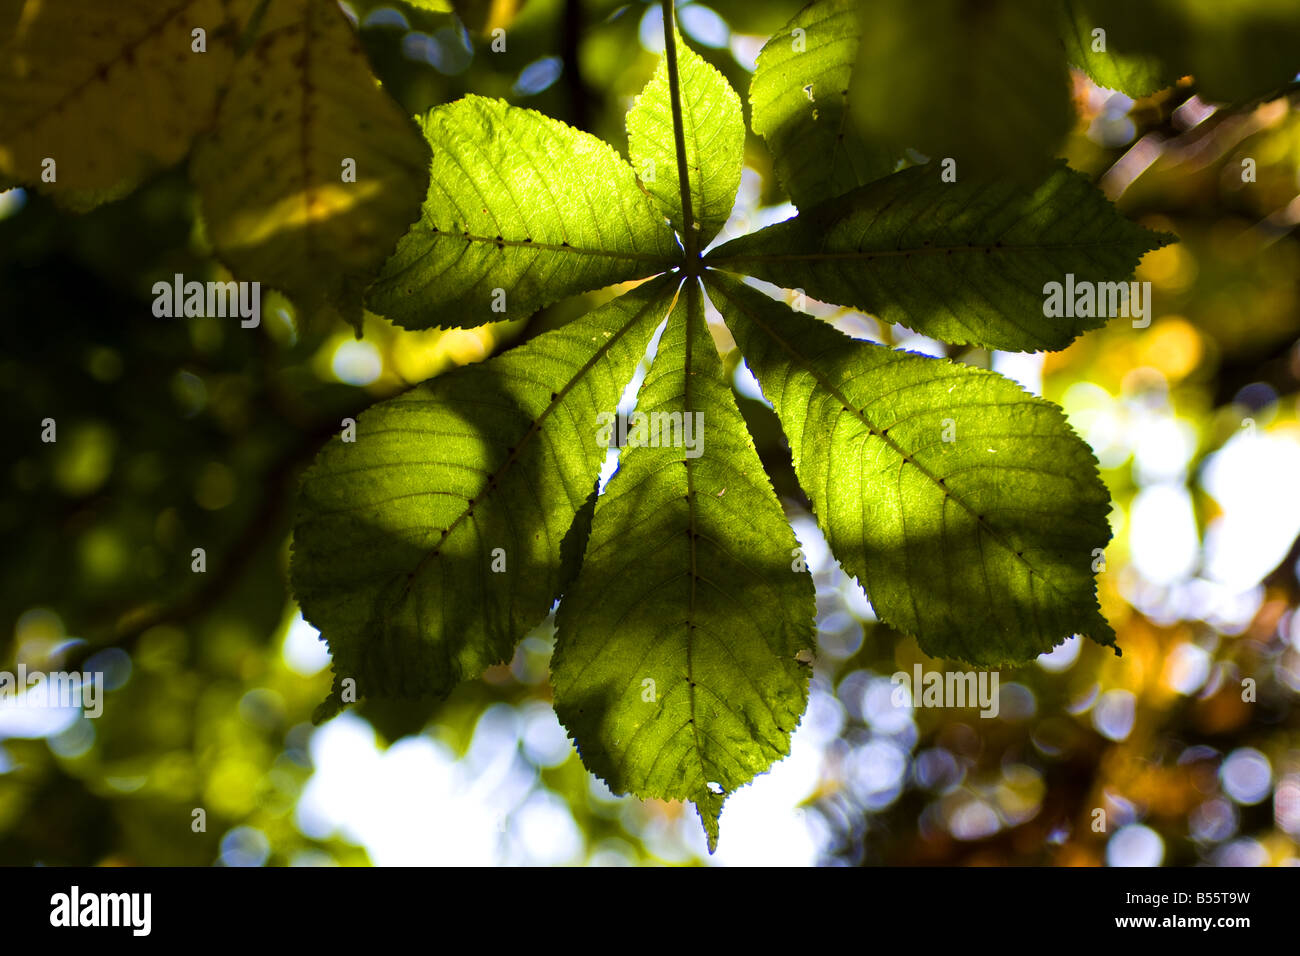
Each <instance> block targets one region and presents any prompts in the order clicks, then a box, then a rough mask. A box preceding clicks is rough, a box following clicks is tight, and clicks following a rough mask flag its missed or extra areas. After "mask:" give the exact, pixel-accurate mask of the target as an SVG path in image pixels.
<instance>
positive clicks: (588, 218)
mask: <svg viewBox="0 0 1300 956" xmlns="http://www.w3.org/2000/svg"><path fill="white" fill-rule="evenodd" d="M421 126H422V127H423V129H424V134H425V137H426V138H427V139H428V141H429V144H430V145H431V146H432V147H433V162H432V166H431V168H430V177H429V193H428V196H427V198H426V199H425V202H424V209H423V212H422V213H421V216H420V221H419V222H418V223H416V224H415V226H414V227H413V228H412V229H411V231H410V232H408V233H407V234H406V235H405V236H404V237H403V238H402V240H401V241H400V242H399V243H398V245H397V252H396V253H395V254H394V255H393V257H392V258H391V259H390V260H389V261H388V263H387V265H385V267H384V270H383V273H382V274H381V275H380V277H379V279H378V280H377V281H376V283H375V284H374V286H373V287H372V288H371V291H370V294H369V297H368V304H369V306H370V308H371V309H373V310H374V311H376V312H379V313H381V314H383V315H385V316H387V317H388V318H390V319H392V320H393V321H394V322H396V323H397V324H399V325H403V326H406V327H407V328H427V327H429V326H433V325H439V326H445V327H451V326H473V325H482V324H484V323H485V322H493V321H500V320H503V319H518V318H527V317H528V316H529V315H530V314H531V313H533V312H535V311H536V310H537V309H540V308H541V307H542V306H545V305H549V304H550V303H552V302H555V301H556V300H557V299H560V298H563V297H564V296H567V295H572V294H573V293H576V292H585V291H587V290H589V289H595V288H599V287H601V286H607V285H612V284H613V283H616V282H622V281H625V280H628V279H636V278H640V277H643V276H647V275H653V274H655V273H657V272H663V271H665V270H666V269H669V268H671V267H672V266H673V265H675V264H676V254H677V250H678V246H677V242H676V239H675V238H674V236H673V233H672V230H671V229H669V228H668V224H667V223H666V222H664V219H663V215H662V214H661V213H660V212H659V211H658V210H656V209H655V208H654V206H653V204H652V202H651V200H650V198H649V197H648V196H646V194H645V193H643V192H641V190H640V189H638V188H637V185H636V178H635V177H634V176H633V173H632V167H630V166H629V165H628V164H627V163H626V162H625V161H624V160H623V159H622V158H621V157H620V156H619V155H618V154H617V153H616V152H614V150H613V149H611V148H610V147H609V146H608V145H607V144H605V143H603V142H601V141H600V140H598V139H596V138H595V137H594V136H591V135H589V134H587V133H583V132H580V131H578V130H575V129H573V128H572V127H570V126H566V125H565V124H563V123H561V122H559V121H558V120H554V119H551V118H549V117H546V116H543V115H542V114H541V113H537V112H534V111H533V110H525V109H520V108H518V107H514V106H509V105H507V104H505V103H503V102H501V101H500V100H490V99H485V98H484V97H481V96H467V97H464V98H463V99H460V100H457V101H456V102H454V103H450V104H448V105H447V106H440V107H437V108H435V109H433V110H430V111H429V113H428V115H426V116H425V117H424V118H423V120H422V121H421Z"/></svg>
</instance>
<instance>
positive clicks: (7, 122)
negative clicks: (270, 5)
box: [0, 0, 256, 208]
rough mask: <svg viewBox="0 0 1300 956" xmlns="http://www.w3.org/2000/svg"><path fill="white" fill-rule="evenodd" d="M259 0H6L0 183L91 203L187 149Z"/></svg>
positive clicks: (0, 62)
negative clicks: (200, 47)
mask: <svg viewBox="0 0 1300 956" xmlns="http://www.w3.org/2000/svg"><path fill="white" fill-rule="evenodd" d="M255 3H256V0H115V2H113V3H105V2H103V0H60V2H57V3H50V2H39V0H28V2H25V3H24V2H21V0H4V2H3V3H0V29H2V30H3V37H4V38H3V40H0V183H14V184H22V185H31V186H35V187H36V188H38V189H40V190H42V191H44V192H49V193H52V194H53V195H54V196H56V197H57V198H59V199H60V200H62V201H65V202H67V203H68V204H70V205H72V206H73V207H74V208H86V207H89V206H91V205H94V204H95V203H96V202H98V201H102V200H104V199H107V198H110V197H111V196H115V195H117V194H118V193H119V192H120V191H122V190H123V189H129V188H131V187H133V186H134V185H135V184H136V183H137V182H138V181H139V180H140V179H142V178H143V177H144V176H145V175H147V174H149V173H151V172H154V171H156V170H158V169H162V168H165V167H167V166H170V165H172V164H173V163H176V162H177V161H179V160H180V159H181V158H182V157H183V156H184V155H185V154H186V153H187V152H188V151H189V148H190V144H191V142H192V140H193V138H194V136H195V135H196V134H197V133H198V132H199V131H200V130H202V129H203V128H205V127H206V126H207V125H208V124H210V123H211V122H212V120H213V116H214V112H215V109H216V104H217V100H218V97H219V95H220V92H221V88H222V85H223V84H224V83H225V81H226V78H227V76H228V75H229V72H230V68H231V65H232V64H233V63H234V60H235V51H236V45H237V42H238V40H239V37H240V30H241V28H242V25H243V24H244V22H245V21H246V19H247V17H248V15H249V13H250V12H251V10H252V8H253V7H254V5H255ZM196 30H202V31H203V42H204V47H205V50H206V52H197V51H196V50H195V43H196V38H195V36H194V31H196ZM50 160H52V161H53V163H54V165H53V167H49V166H48V164H47V161H50ZM47 170H49V171H50V172H51V173H52V175H53V177H54V179H53V182H50V181H49V178H48V176H44V177H43V175H42V174H43V173H45V172H47Z"/></svg>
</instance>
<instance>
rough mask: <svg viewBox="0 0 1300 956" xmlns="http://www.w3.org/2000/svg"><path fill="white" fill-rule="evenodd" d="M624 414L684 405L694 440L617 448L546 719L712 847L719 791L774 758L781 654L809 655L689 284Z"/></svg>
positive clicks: (782, 726) (785, 718)
mask: <svg viewBox="0 0 1300 956" xmlns="http://www.w3.org/2000/svg"><path fill="white" fill-rule="evenodd" d="M638 410H643V411H644V412H645V413H646V414H649V415H654V414H656V413H663V414H671V412H673V411H676V412H678V413H680V414H682V415H689V414H693V413H696V412H699V413H700V414H703V415H705V416H706V417H705V419H704V422H705V423H706V424H705V427H706V428H707V433H705V432H700V433H699V434H700V435H701V436H703V435H704V434H707V441H705V443H704V447H703V449H702V451H703V454H701V455H700V456H698V457H696V458H691V457H687V456H684V454H683V451H682V450H680V449H677V448H672V447H648V446H645V445H641V446H636V447H633V446H629V447H626V448H625V449H624V452H623V455H622V457H621V459H620V467H619V471H618V472H617V473H616V474H615V475H614V477H613V478H612V479H611V481H610V483H609V485H608V487H607V488H606V490H605V493H604V494H603V495H602V496H601V498H600V499H599V503H598V505H597V509H596V515H595V519H594V522H593V525H592V532H591V539H590V544H589V546H588V549H587V554H586V557H585V560H584V562H583V567H582V571H581V572H580V573H579V576H578V579H577V581H576V583H575V584H574V586H573V588H572V589H571V590H570V591H569V592H568V593H567V594H566V595H565V597H564V599H563V600H562V601H561V603H560V610H559V612H558V614H557V618H556V624H557V636H556V650H555V655H554V658H553V660H552V683H553V686H554V690H555V705H556V712H557V713H558V714H559V716H560V720H561V722H562V723H563V724H564V726H565V727H566V728H568V730H569V732H570V734H571V736H572V737H573V739H574V740H575V742H576V743H577V745H578V749H579V752H580V753H581V754H582V757H583V761H584V763H585V764H586V765H587V767H588V769H590V770H592V771H593V772H594V773H596V774H598V775H599V776H601V777H603V778H604V779H605V780H606V781H607V782H608V783H609V785H610V787H611V788H612V789H613V790H614V791H616V792H632V793H635V794H637V795H639V796H642V797H661V798H664V799H685V800H691V801H693V802H694V803H695V804H696V808H697V810H698V811H699V814H700V819H701V822H702V823H703V824H704V827H705V831H706V833H707V835H708V838H709V844H710V849H712V848H714V847H716V845H717V833H718V831H717V818H718V814H719V813H720V812H721V808H722V803H723V800H724V799H725V797H726V795H727V794H729V793H731V792H732V791H733V790H734V789H736V788H737V787H739V786H742V785H743V784H745V783H747V782H749V780H750V779H752V778H753V776H754V775H755V774H757V773H761V772H763V771H765V770H766V769H767V768H768V767H769V766H770V765H771V763H772V762H773V761H774V760H776V759H779V758H780V757H781V756H783V755H784V754H785V753H787V752H788V746H789V743H788V742H789V734H790V731H791V730H792V729H793V727H794V725H795V724H796V723H797V722H798V720H799V718H800V716H801V715H802V713H803V710H804V707H805V705H806V700H807V684H808V674H807V669H806V668H805V667H804V666H803V665H801V664H800V663H798V661H797V660H796V654H798V652H799V651H801V650H810V649H811V648H812V640H813V632H812V618H813V615H814V613H815V604H814V600H813V589H812V582H811V578H810V577H809V575H808V574H807V572H806V571H805V572H796V571H794V570H792V565H791V557H790V556H791V550H792V549H793V548H794V547H795V546H796V545H797V542H796V541H795V538H794V534H793V533H792V532H791V530H790V526H789V524H788V523H787V522H786V520H785V517H784V514H783V513H782V510H781V507H780V504H779V502H778V501H777V499H776V496H775V494H774V493H773V491H772V487H771V484H770V482H769V481H768V480H767V477H766V475H765V473H764V471H763V468H762V464H761V463H760V462H759V460H758V456H757V453H756V452H755V451H754V447H753V442H752V440H751V439H750V438H749V434H748V431H747V430H746V428H745V424H744V421H743V419H742V418H741V417H740V413H739V411H738V410H737V408H736V405H735V401H734V399H733V397H732V395H731V390H730V387H729V386H728V384H727V383H726V381H725V379H724V378H723V377H722V375H721V363H720V362H719V359H718V357H717V353H716V350H715V347H714V345H713V342H712V339H711V337H710V336H709V334H708V332H707V331H706V329H705V325H704V318H703V309H702V303H701V299H700V292H699V287H698V285H697V284H695V283H690V284H688V285H687V287H686V290H685V292H684V294H683V295H681V296H679V299H678V307H677V309H676V310H675V312H674V315H673V316H671V317H670V319H669V325H668V327H667V329H666V330H665V332H664V335H663V338H662V340H661V342H660V347H659V352H658V354H657V355H656V357H655V362H654V365H653V366H652V367H651V371H650V374H649V375H648V376H647V378H646V381H645V383H644V385H643V387H642V391H641V394H640V398H639V402H638ZM629 527H636V528H637V529H638V534H636V535H635V536H630V535H628V534H627V528H629ZM737 613H739V614H740V615H741V616H742V618H743V620H744V621H745V623H744V625H743V627H741V628H737V627H736V626H735V615H736V614H737ZM646 681H651V682H652V683H650V684H647V683H646ZM647 688H649V689H650V690H652V691H653V693H652V694H651V695H650V696H652V697H653V699H647V694H646V691H647ZM709 784H716V785H717V787H718V788H720V791H719V790H718V789H714V788H711V787H710V786H709Z"/></svg>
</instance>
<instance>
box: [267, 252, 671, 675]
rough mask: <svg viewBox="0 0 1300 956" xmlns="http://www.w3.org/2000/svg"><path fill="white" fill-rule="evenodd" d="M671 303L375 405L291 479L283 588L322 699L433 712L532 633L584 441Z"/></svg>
mask: <svg viewBox="0 0 1300 956" xmlns="http://www.w3.org/2000/svg"><path fill="white" fill-rule="evenodd" d="M674 287H675V286H674V280H673V279H672V278H671V277H663V278H661V279H658V280H655V281H653V282H650V283H647V284H646V285H645V286H642V287H640V288H638V289H635V290H633V291H631V292H629V293H627V294H626V295H624V296H622V297H620V298H617V299H614V300H613V301H611V302H610V303H608V304H606V305H605V306H603V307H601V308H599V309H596V310H594V311H593V312H591V313H589V314H588V315H587V316H585V317H583V318H582V319H579V320H576V321H574V322H572V323H570V324H568V325H566V326H563V327H561V328H559V329H556V330H554V331H551V332H548V333H545V334H543V335H540V336H538V337H537V338H536V339H533V340H532V341H530V342H528V343H526V344H524V345H522V346H520V347H518V348H516V349H513V350H511V351H509V352H506V353H505V354H503V355H501V356H498V357H497V358H494V359H492V360H490V361H488V362H485V363H482V364H479V365H469V366H462V367H460V368H458V369H455V370H454V371H452V372H449V373H446V374H445V375H442V376H439V377H437V378H434V379H431V380H430V381H429V382H426V383H425V384H424V385H421V386H418V387H417V388H415V389H412V390H411V391H409V392H406V393H404V394H402V395H399V396H397V397H396V398H393V399H389V400H387V401H384V402H380V403H379V404H377V405H374V406H372V407H371V408H370V409H367V410H366V411H365V412H363V413H362V414H361V415H360V416H359V417H358V419H357V423H356V441H355V442H354V443H348V442H343V441H341V440H340V438H337V437H336V438H335V439H334V440H332V441H331V442H330V443H329V444H328V445H326V447H325V449H324V450H322V452H321V454H320V456H318V458H317V460H316V462H315V463H314V464H313V465H312V466H311V468H310V469H309V470H308V471H307V473H306V475H305V476H304V478H303V483H302V491H301V493H300V505H299V514H298V517H297V520H296V522H295V527H294V550H293V562H292V577H293V585H294V591H295V594H296V595H297V597H298V600H299V603H300V604H301V606H302V608H303V614H304V616H305V617H306V618H307V619H308V620H310V621H311V622H312V623H313V624H315V625H316V626H317V627H319V628H320V630H321V633H322V635H323V636H324V637H325V638H326V639H327V640H328V641H330V646H331V650H332V652H333V654H334V659H335V674H336V687H335V694H336V696H337V694H338V691H339V681H341V680H342V679H343V678H345V677H351V678H353V679H354V680H356V681H357V690H358V693H360V694H363V695H371V694H379V695H391V696H421V695H427V694H433V695H439V694H444V693H446V692H448V691H450V690H451V688H452V687H454V686H455V684H456V683H458V682H459V681H460V680H464V679H467V678H470V677H474V676H477V675H478V674H479V673H481V672H482V671H483V669H484V668H485V667H487V666H489V665H490V664H493V663H496V662H498V661H500V660H503V659H506V658H508V656H509V655H510V653H511V652H512V650H513V647H514V644H515V642H517V641H518V640H519V639H520V638H521V637H522V636H523V635H524V633H525V632H526V631H527V629H528V628H530V627H532V626H533V625H535V624H536V623H537V622H538V621H540V620H541V619H542V617H543V616H544V615H545V614H546V611H547V609H548V608H549V607H550V605H551V603H552V602H553V601H554V599H555V598H556V597H557V596H558V592H559V590H560V587H561V585H562V582H563V581H564V579H565V576H566V575H567V574H569V573H570V570H569V569H570V567H571V565H572V560H573V559H572V558H571V557H569V556H568V554H567V552H568V549H569V548H568V545H567V544H566V543H565V542H566V539H567V537H568V534H569V530H570V528H571V527H572V525H573V523H574V520H575V516H577V515H578V514H579V513H580V512H581V510H582V509H583V508H584V506H585V505H586V503H587V501H588V499H589V497H590V495H591V492H592V491H593V490H594V488H595V482H596V475H597V473H598V470H599V467H600V463H601V461H602V460H603V458H604V449H603V448H602V447H599V446H598V445H597V443H596V442H595V440H594V437H593V435H592V434H588V433H587V432H586V431H585V428H584V427H583V426H584V425H585V423H586V422H587V421H590V420H591V418H592V417H593V416H594V414H595V412H596V410H598V409H599V408H602V407H612V406H613V405H614V404H615V403H617V401H618V396H619V393H620V392H621V390H622V388H623V386H624V384H625V383H626V382H627V381H628V380H629V379H630V378H631V376H632V372H633V370H634V369H635V367H636V364H637V362H638V361H639V360H640V359H641V357H642V355H643V354H644V352H645V347H646V345H647V344H648V342H649V340H650V335H651V333H652V332H653V331H654V329H655V327H656V326H657V325H658V324H659V323H660V321H662V318H663V315H664V314H665V313H666V312H667V307H668V303H669V301H670V300H671V294H672V290H673V288H674ZM579 533H580V532H579ZM498 548H500V549H503V554H498V553H496V549H498ZM502 557H503V558H504V570H503V571H497V570H493V562H494V561H496V560H497V559H498V558H502Z"/></svg>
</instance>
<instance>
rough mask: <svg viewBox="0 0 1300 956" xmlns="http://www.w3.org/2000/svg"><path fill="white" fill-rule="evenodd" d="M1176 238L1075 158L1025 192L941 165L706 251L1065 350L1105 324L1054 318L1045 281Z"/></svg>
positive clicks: (1127, 265) (992, 339)
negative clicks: (948, 173) (1106, 189)
mask: <svg viewBox="0 0 1300 956" xmlns="http://www.w3.org/2000/svg"><path fill="white" fill-rule="evenodd" d="M1169 238H1171V237H1166V236H1163V235H1160V234H1157V233H1153V232H1150V231H1148V230H1146V229H1143V228H1141V227H1140V226H1137V225H1135V224H1134V223H1132V222H1130V221H1129V220H1127V219H1125V218H1124V217H1123V216H1121V215H1120V214H1119V213H1118V212H1116V210H1115V207H1114V206H1113V205H1112V204H1111V203H1110V202H1109V201H1108V200H1107V199H1106V198H1105V197H1104V196H1103V195H1102V194H1101V193H1100V192H1098V191H1097V189H1095V188H1094V187H1093V186H1092V185H1091V184H1090V183H1088V181H1087V180H1086V179H1084V178H1083V177H1082V176H1080V175H1079V174H1078V173H1076V172H1073V171H1072V170H1069V169H1067V168H1065V167H1063V166H1061V167H1058V168H1057V169H1055V170H1054V171H1053V172H1052V173H1051V175H1050V176H1049V177H1048V178H1047V179H1046V180H1044V181H1043V182H1042V183H1041V184H1040V185H1039V186H1038V187H1037V188H1036V189H1033V190H1026V189H1023V188H1021V187H1019V186H1017V185H1015V184H1013V183H1009V182H1006V181H998V182H987V181H986V182H973V181H962V180H959V181H958V182H955V183H945V182H943V181H942V180H941V179H940V171H939V170H938V169H937V168H936V167H935V165H934V164H930V165H927V166H921V167H915V168H912V169H905V170H903V171H902V172H899V173H895V174H894V175H892V176H888V177H886V178H885V179H882V180H878V181H876V182H874V183H871V184H869V185H867V186H863V187H861V188H859V189H857V190H855V191H853V192H852V193H849V194H848V195H846V196H842V197H839V198H837V199H833V200H830V201H829V202H826V203H823V204H822V205H820V206H818V207H816V208H815V209H811V210H808V211H807V212H803V213H801V214H800V215H798V216H796V217H794V218H793V219H788V220H786V221H785V222H782V223H778V224H776V225H775V226H769V227H768V228H766V229H762V230H760V231H758V232H756V233H753V234H751V235H748V236H742V237H741V238H739V239H733V240H732V241H731V242H728V243H725V244H723V245H722V246H719V247H718V248H716V249H714V250H713V251H712V252H711V253H710V254H709V255H708V256H707V257H706V262H707V263H708V264H709V265H713V266H717V267H719V268H723V269H727V270H728V271H735V272H743V273H746V274H748V275H752V276H756V277H758V278H761V279H766V280H768V281H769V282H774V283H776V284H777V285H780V286H783V287H785V288H788V289H794V288H798V289H803V290H804V291H805V292H806V293H807V294H808V295H810V296H812V297H814V298H816V299H820V300H823V301H826V302H836V303H839V304H842V305H848V306H852V307H854V308H858V309H862V310H864V311H867V312H871V313H873V314H875V315H878V316H880V317H881V318H882V319H884V320H885V321H887V322H894V323H898V324H900V325H905V326H907V327H908V328H911V329H915V330H916V331H918V332H922V333H924V334H926V335H930V336H933V337H935V338H940V339H943V340H945V341H947V342H952V343H954V344H965V343H972V344H976V345H982V346H985V347H987V348H997V349H1006V350H1008V351H1019V352H1027V351H1035V350H1038V349H1060V348H1064V347H1065V346H1066V345H1068V344H1069V343H1070V341H1071V340H1072V339H1074V338H1075V337H1076V336H1077V335H1079V334H1080V333H1082V332H1083V331H1085V330H1087V329H1093V328H1098V327H1100V326H1102V325H1104V324H1105V323H1106V321H1107V318H1105V317H1076V318H1065V317H1060V318H1048V317H1047V316H1045V315H1044V314H1043V312H1044V301H1045V298H1046V296H1045V294H1044V286H1045V285H1046V284H1047V283H1049V282H1060V283H1064V282H1065V281H1066V275H1067V274H1072V275H1073V276H1074V277H1075V281H1076V282H1078V281H1082V280H1087V281H1092V282H1103V281H1117V280H1121V279H1124V278H1126V277H1128V276H1131V275H1132V274H1133V270H1134V268H1135V267H1136V265H1137V263H1138V260H1139V259H1140V258H1141V256H1142V254H1143V253H1146V252H1149V251H1150V250H1152V249H1156V248H1159V247H1160V246H1162V245H1164V244H1165V243H1166V242H1168V241H1169ZM1147 307H1149V303H1148V304H1147ZM1148 318H1149V316H1148Z"/></svg>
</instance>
